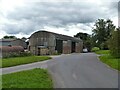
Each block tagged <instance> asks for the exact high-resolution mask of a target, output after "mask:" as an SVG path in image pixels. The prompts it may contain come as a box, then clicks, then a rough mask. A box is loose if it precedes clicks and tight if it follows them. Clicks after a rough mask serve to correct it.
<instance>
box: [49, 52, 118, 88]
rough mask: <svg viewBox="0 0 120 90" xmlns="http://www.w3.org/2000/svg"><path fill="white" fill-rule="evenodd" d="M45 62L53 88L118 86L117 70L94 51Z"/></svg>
mask: <svg viewBox="0 0 120 90" xmlns="http://www.w3.org/2000/svg"><path fill="white" fill-rule="evenodd" d="M47 63H48V70H49V72H50V73H51V74H52V78H53V80H54V87H55V88H118V72H117V71H115V70H113V69H111V68H109V67H107V65H105V64H103V63H102V62H100V61H99V59H98V57H97V55H96V54H94V53H82V54H72V55H66V56H62V57H56V58H54V59H53V61H52V62H47ZM50 63H51V64H50Z"/></svg>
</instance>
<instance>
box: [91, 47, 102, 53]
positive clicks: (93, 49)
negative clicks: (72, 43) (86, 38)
mask: <svg viewBox="0 0 120 90" xmlns="http://www.w3.org/2000/svg"><path fill="white" fill-rule="evenodd" d="M99 50H100V48H99V47H93V48H92V50H91V51H92V52H95V51H99Z"/></svg>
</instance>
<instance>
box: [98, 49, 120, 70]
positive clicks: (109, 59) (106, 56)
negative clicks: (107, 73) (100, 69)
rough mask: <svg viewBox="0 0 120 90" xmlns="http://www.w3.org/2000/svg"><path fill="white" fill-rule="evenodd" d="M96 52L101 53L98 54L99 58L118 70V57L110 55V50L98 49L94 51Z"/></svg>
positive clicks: (119, 68) (119, 67)
mask: <svg viewBox="0 0 120 90" xmlns="http://www.w3.org/2000/svg"><path fill="white" fill-rule="evenodd" d="M96 53H97V54H101V56H99V58H100V60H101V61H102V62H103V63H105V64H107V65H109V66H110V67H112V68H114V69H117V70H119V71H120V66H119V64H120V62H119V60H120V58H115V57H113V56H111V54H110V50H99V51H96Z"/></svg>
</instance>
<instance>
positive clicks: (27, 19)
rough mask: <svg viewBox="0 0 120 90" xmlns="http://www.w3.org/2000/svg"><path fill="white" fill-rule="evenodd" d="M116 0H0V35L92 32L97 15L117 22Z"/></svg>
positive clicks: (115, 23) (24, 35)
mask: <svg viewBox="0 0 120 90" xmlns="http://www.w3.org/2000/svg"><path fill="white" fill-rule="evenodd" d="M118 1H119V0H0V38H2V37H3V36H5V35H14V36H16V37H18V38H22V37H26V38H28V37H29V36H30V35H31V34H32V33H34V32H36V31H39V30H46V31H51V32H55V33H59V34H64V35H69V36H74V35H75V34H77V33H78V32H83V33H88V34H92V28H93V27H94V24H95V22H96V20H97V19H111V20H112V21H113V23H114V25H115V26H116V27H117V26H118Z"/></svg>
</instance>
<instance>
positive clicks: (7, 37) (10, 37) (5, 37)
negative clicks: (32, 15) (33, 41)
mask: <svg viewBox="0 0 120 90" xmlns="http://www.w3.org/2000/svg"><path fill="white" fill-rule="evenodd" d="M3 38H4V39H16V38H17V37H15V36H7V35H6V36H4V37H3Z"/></svg>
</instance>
